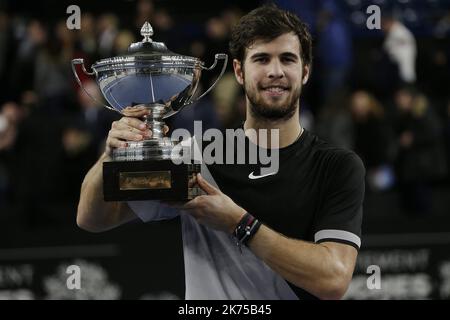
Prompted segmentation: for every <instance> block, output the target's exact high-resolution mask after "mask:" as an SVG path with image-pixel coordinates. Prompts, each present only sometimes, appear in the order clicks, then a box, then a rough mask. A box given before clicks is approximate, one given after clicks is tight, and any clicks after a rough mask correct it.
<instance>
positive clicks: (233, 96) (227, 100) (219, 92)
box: [211, 72, 245, 128]
mask: <svg viewBox="0 0 450 320" xmlns="http://www.w3.org/2000/svg"><path fill="white" fill-rule="evenodd" d="M241 92H242V89H241V86H240V85H239V84H238V83H237V81H236V78H235V77H234V74H233V73H231V72H227V73H225V74H224V75H223V77H222V79H221V80H220V81H219V83H218V84H217V86H216V87H215V88H214V89H213V91H212V92H211V98H212V101H213V103H214V108H215V112H216V114H217V116H218V119H219V122H220V127H221V128H233V127H236V126H238V125H239V124H240V123H241V121H242V120H243V119H244V115H245V109H244V110H242V109H241V110H240V109H239V103H238V101H239V98H240V97H242V96H243V95H242V93H241Z"/></svg>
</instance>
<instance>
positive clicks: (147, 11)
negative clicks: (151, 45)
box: [134, 0, 155, 34]
mask: <svg viewBox="0 0 450 320" xmlns="http://www.w3.org/2000/svg"><path fill="white" fill-rule="evenodd" d="M154 10H155V6H154V4H153V1H152V0H138V2H137V6H136V18H135V20H134V23H135V25H134V26H135V28H136V30H137V31H138V32H140V31H141V28H142V26H143V25H144V23H145V22H146V21H148V22H150V23H151V24H152V23H153V22H152V21H153V14H154ZM139 34H140V33H139Z"/></svg>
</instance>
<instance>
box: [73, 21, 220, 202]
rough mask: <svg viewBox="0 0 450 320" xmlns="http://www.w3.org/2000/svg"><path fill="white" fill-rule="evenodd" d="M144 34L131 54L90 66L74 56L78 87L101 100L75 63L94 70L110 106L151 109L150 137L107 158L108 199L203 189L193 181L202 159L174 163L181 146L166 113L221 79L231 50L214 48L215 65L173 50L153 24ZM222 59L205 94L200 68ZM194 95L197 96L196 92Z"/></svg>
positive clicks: (175, 195) (186, 195) (126, 111)
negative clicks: (156, 37) (168, 129)
mask: <svg viewBox="0 0 450 320" xmlns="http://www.w3.org/2000/svg"><path fill="white" fill-rule="evenodd" d="M141 35H142V36H143V37H144V39H143V40H142V41H141V42H137V43H133V44H131V45H130V47H129V48H128V54H126V55H123V56H117V57H111V58H106V59H102V60H100V61H97V62H95V63H94V64H93V65H92V66H91V69H92V71H91V72H88V71H87V70H86V67H85V65H84V60H83V59H73V60H72V71H73V73H74V75H75V79H76V80H77V82H78V84H79V85H80V87H81V88H82V89H83V90H84V91H85V93H86V94H87V95H88V96H89V97H91V98H92V99H93V100H95V101H97V100H96V99H95V98H94V97H93V96H92V95H91V94H90V93H89V92H88V91H87V90H86V89H85V88H84V86H83V84H82V82H81V80H80V78H79V76H78V73H77V70H76V66H77V65H81V70H82V71H83V72H84V73H85V74H87V75H89V76H95V78H96V81H97V84H98V86H99V88H100V90H101V92H102V94H103V96H104V98H105V100H106V101H107V103H108V104H107V105H104V104H103V103H101V102H99V101H97V103H99V104H101V105H104V106H105V107H106V108H108V109H111V110H114V111H116V112H119V113H121V114H122V115H124V116H132V114H133V109H135V108H142V107H144V108H146V109H148V111H149V115H148V116H146V117H145V118H144V121H145V122H146V123H147V124H148V125H149V126H150V128H151V130H152V132H153V134H152V137H151V138H147V139H144V140H142V141H139V142H136V141H128V142H127V147H124V148H117V149H114V150H113V152H112V155H111V160H112V161H107V162H104V163H103V187H104V188H103V189H104V190H103V191H104V198H105V200H107V201H112V200H115V201H119V200H149V199H158V200H187V199H192V198H193V197H195V196H196V195H197V194H198V192H199V190H198V188H196V187H192V186H190V185H189V181H192V180H193V178H194V175H195V174H196V173H197V172H199V165H198V164H197V165H196V164H186V165H175V164H174V163H173V162H172V160H173V159H174V158H175V157H182V156H183V155H182V154H181V153H180V152H182V150H183V149H177V150H179V151H180V152H179V153H176V152H173V151H174V147H175V145H176V144H177V143H178V141H172V140H170V139H169V138H168V137H165V136H164V121H163V119H165V118H167V117H170V116H172V115H174V114H176V113H177V112H179V111H180V110H181V109H182V108H184V107H186V106H188V105H190V104H192V103H194V102H196V101H198V100H199V99H201V98H202V97H204V96H205V95H206V94H207V93H208V92H209V91H211V90H212V88H213V87H214V86H215V85H216V84H217V82H218V81H219V80H220V78H221V77H222V75H223V74H224V72H225V69H226V65H227V60H228V56H227V55H226V54H216V55H215V61H214V63H213V65H212V66H210V67H205V66H204V63H203V62H202V61H200V60H199V59H197V58H195V57H190V56H184V55H179V54H176V53H173V52H171V51H170V50H169V49H168V48H167V47H166V45H165V44H164V43H161V42H154V41H153V40H152V39H151V38H150V37H151V36H152V35H153V29H152V27H151V25H150V24H149V23H148V22H146V23H145V24H144V26H143V27H142V29H141ZM219 60H224V63H223V67H222V70H221V73H220V75H219V76H218V77H217V79H216V80H215V82H214V83H213V84H212V85H211V86H210V87H209V88H208V89H207V90H206V91H205V92H204V93H202V94H199V93H198V92H197V89H198V84H199V81H200V78H201V75H202V71H203V70H206V71H209V70H212V69H214V68H215V67H216V65H217V63H218V61H219ZM194 97H195V98H194Z"/></svg>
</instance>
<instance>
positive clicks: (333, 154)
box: [309, 133, 364, 169]
mask: <svg viewBox="0 0 450 320" xmlns="http://www.w3.org/2000/svg"><path fill="white" fill-rule="evenodd" d="M309 135H310V136H311V137H310V140H311V143H310V152H311V153H312V154H313V156H314V158H315V159H317V160H319V159H320V160H322V161H324V162H325V163H326V164H327V165H328V166H331V167H334V166H337V167H342V166H344V167H346V166H356V167H359V168H362V169H364V164H363V162H362V160H361V158H360V157H359V156H358V155H357V154H356V153H355V152H354V151H352V150H350V149H346V148H343V147H340V146H337V145H334V144H332V143H329V142H327V141H325V140H323V139H322V138H320V137H319V136H317V135H316V134H314V133H309Z"/></svg>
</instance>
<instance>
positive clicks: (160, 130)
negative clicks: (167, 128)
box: [144, 117, 165, 140]
mask: <svg viewBox="0 0 450 320" xmlns="http://www.w3.org/2000/svg"><path fill="white" fill-rule="evenodd" d="M144 123H145V124H146V125H147V126H148V127H149V128H150V130H151V131H152V137H151V138H150V139H162V138H164V136H165V135H164V125H165V123H164V121H162V120H161V119H155V118H149V117H144ZM148 139H149V138H147V140H148Z"/></svg>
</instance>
